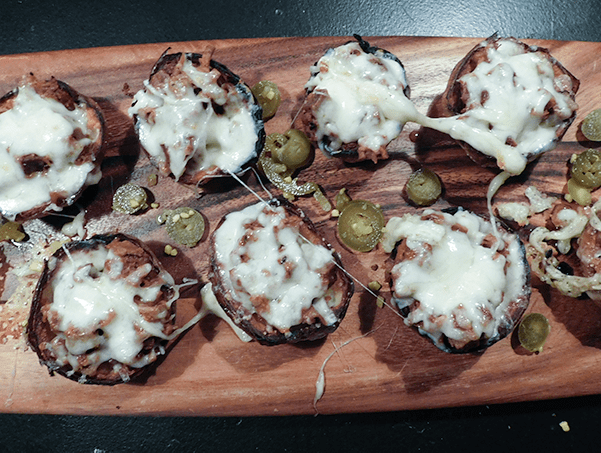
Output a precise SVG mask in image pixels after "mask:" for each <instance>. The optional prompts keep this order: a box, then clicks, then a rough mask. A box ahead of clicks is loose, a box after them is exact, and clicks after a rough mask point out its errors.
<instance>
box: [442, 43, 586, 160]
mask: <svg viewBox="0 0 601 453" xmlns="http://www.w3.org/2000/svg"><path fill="white" fill-rule="evenodd" d="M501 41H510V42H513V43H515V44H517V45H518V46H520V47H521V48H522V49H523V50H524V53H528V52H540V53H542V54H543V55H544V56H545V57H546V58H547V59H548V60H549V61H550V62H551V64H552V65H553V72H554V75H555V77H556V78H557V77H562V76H563V77H565V78H566V79H567V80H569V87H566V90H565V91H566V92H567V93H568V94H569V96H570V98H571V100H572V101H575V98H576V93H577V92H578V88H579V87H580V81H579V80H578V79H577V78H576V77H575V76H574V75H573V74H572V73H571V72H570V71H568V70H567V69H566V68H565V67H564V66H563V65H562V64H561V63H560V62H559V61H558V60H557V59H555V58H554V57H553V56H552V55H551V53H550V52H549V50H548V49H546V48H544V47H538V46H529V45H528V44H526V43H524V42H521V41H519V40H517V39H515V38H513V37H507V38H501V37H499V36H497V35H496V34H494V35H492V36H490V37H489V38H487V39H486V40H485V41H483V42H482V43H479V44H477V45H476V46H475V47H474V48H473V49H471V50H470V51H469V52H468V53H467V55H466V56H465V57H464V58H463V59H461V60H460V61H459V62H458V63H457V65H456V66H455V67H454V68H453V71H452V72H451V75H450V77H449V81H448V84H447V87H446V89H445V91H444V93H443V94H442V99H444V100H445V102H446V108H447V110H448V112H449V113H450V114H451V115H461V114H462V113H465V112H466V110H467V108H466V105H465V102H464V100H463V94H464V88H463V86H462V84H461V82H460V81H459V79H461V77H463V76H464V75H466V74H469V73H471V72H473V71H474V70H475V69H476V67H477V66H478V64H479V63H481V62H482V61H486V60H487V52H488V49H490V48H496V47H497V46H498V45H499V43H500V42H501ZM575 118H576V110H574V112H573V114H572V116H571V117H570V118H567V119H566V120H564V121H563V122H562V124H561V125H560V127H559V128H558V129H557V131H556V137H555V139H554V140H553V143H554V144H555V143H558V142H559V141H561V139H562V138H563V136H564V135H565V133H566V132H567V130H568V128H569V127H570V125H571V124H572V122H573V121H574V119H575ZM459 143H460V145H461V147H462V148H464V150H465V151H466V153H467V154H468V156H469V157H470V158H471V159H472V160H473V161H474V162H476V163H478V164H479V165H481V166H484V167H490V168H496V166H497V163H496V159H495V158H493V157H491V156H487V155H485V154H483V153H481V152H480V151H478V150H477V149H475V148H474V147H472V146H471V145H469V144H467V143H465V142H463V141H460V142H459ZM544 151H546V149H543V150H533V151H532V152H531V153H529V154H528V155H527V156H526V158H527V161H528V162H531V161H533V160H534V159H536V158H537V157H538V156H539V155H540V154H541V153H542V152H544Z"/></svg>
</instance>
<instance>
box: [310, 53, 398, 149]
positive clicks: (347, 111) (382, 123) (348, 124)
mask: <svg viewBox="0 0 601 453" xmlns="http://www.w3.org/2000/svg"><path fill="white" fill-rule="evenodd" d="M311 72H312V73H313V74H314V76H313V77H311V79H310V80H309V82H308V83H307V84H306V85H305V88H307V89H308V90H309V91H315V92H317V93H320V94H324V95H325V97H324V99H323V100H322V102H321V103H320V104H319V107H318V108H316V109H315V111H314V114H315V118H316V120H317V124H318V130H317V132H316V136H317V139H318V141H319V142H320V143H321V141H322V140H323V139H324V137H328V139H329V140H331V142H330V143H329V146H330V147H331V148H332V149H339V148H340V147H341V146H342V144H344V143H352V142H358V143H359V145H360V146H363V147H366V148H369V149H371V150H374V151H378V150H379V149H380V147H382V146H384V147H385V146H386V145H387V144H388V143H389V142H390V141H391V140H393V139H394V138H396V137H397V136H398V135H399V134H400V133H401V129H402V126H403V125H402V124H401V123H399V122H398V121H396V120H395V119H391V118H389V117H387V115H386V112H385V110H384V106H383V105H382V104H383V103H384V102H385V96H386V95H387V91H390V92H400V93H403V90H404V89H405V88H406V87H407V79H406V78H405V70H404V69H403V67H402V66H401V65H400V64H399V63H398V62H396V61H394V60H392V59H390V58H383V57H381V56H380V57H378V56H376V55H373V54H371V53H366V52H363V50H361V47H360V46H359V44H358V43H356V42H353V43H349V44H346V45H344V46H340V47H337V48H335V49H329V50H328V51H327V52H326V54H325V55H324V56H323V57H321V58H320V59H319V61H318V62H317V64H316V65H315V66H313V67H312V68H311ZM383 95H384V97H383ZM403 97H404V94H403Z"/></svg>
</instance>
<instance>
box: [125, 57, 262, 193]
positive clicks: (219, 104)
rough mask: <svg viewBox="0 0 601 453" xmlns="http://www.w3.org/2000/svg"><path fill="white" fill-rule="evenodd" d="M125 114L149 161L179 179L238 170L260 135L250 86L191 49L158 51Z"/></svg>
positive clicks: (196, 180)
mask: <svg viewBox="0 0 601 453" xmlns="http://www.w3.org/2000/svg"><path fill="white" fill-rule="evenodd" d="M129 114H130V116H132V117H133V119H134V124H135V129H136V132H137V134H138V137H139V139H140V143H141V145H142V148H143V149H144V150H145V151H146V153H147V154H148V155H149V157H150V159H151V161H152V162H153V163H154V164H155V165H156V166H157V167H158V169H159V171H160V172H161V173H162V174H163V175H165V176H167V175H172V176H173V177H174V178H175V179H176V180H177V181H180V182H182V183H185V184H202V183H204V182H206V181H207V180H208V178H210V177H211V176H214V175H217V174H228V173H237V172H239V171H240V170H242V169H243V167H244V166H245V165H247V164H249V162H250V161H252V160H253V159H256V158H257V156H258V153H259V152H260V151H261V148H262V147H263V142H264V138H265V132H264V129H263V120H262V111H261V107H260V106H259V104H258V103H257V102H256V101H255V98H254V96H253V94H252V93H251V91H250V88H249V87H248V86H246V85H245V84H244V83H243V82H242V81H241V80H240V78H239V77H238V76H236V75H235V74H233V73H232V72H231V71H229V70H228V69H227V68H226V67H225V66H223V65H221V64H219V63H217V62H215V61H213V60H211V59H210V57H208V56H203V55H200V54H196V53H175V54H164V55H163V56H162V57H161V58H160V59H159V60H158V61H157V63H156V64H155V66H154V68H153V70H152V72H151V74H150V78H149V79H148V80H146V81H145V82H144V88H143V89H142V90H140V91H139V92H138V93H136V95H135V96H134V101H133V104H132V106H131V108H130V109H129Z"/></svg>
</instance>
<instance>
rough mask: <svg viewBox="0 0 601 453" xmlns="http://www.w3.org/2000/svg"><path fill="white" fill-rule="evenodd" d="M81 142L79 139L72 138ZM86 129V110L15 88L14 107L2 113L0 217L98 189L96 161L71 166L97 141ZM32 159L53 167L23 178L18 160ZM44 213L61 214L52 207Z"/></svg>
mask: <svg viewBox="0 0 601 453" xmlns="http://www.w3.org/2000/svg"><path fill="white" fill-rule="evenodd" d="M75 137H79V138H75ZM96 139H97V131H94V130H89V128H88V117H87V110H86V108H85V107H83V108H82V107H79V108H78V107H76V108H75V109H74V110H72V111H70V110H68V109H67V108H66V107H65V106H64V105H63V104H61V103H60V102H58V101H55V100H54V99H48V98H44V97H41V96H40V95H39V94H37V93H36V92H35V90H34V89H33V88H32V87H30V86H29V85H23V86H21V87H19V91H18V94H17V96H16V97H15V98H14V106H13V108H11V109H10V110H7V111H6V112H4V113H2V114H0V212H1V213H2V215H3V216H4V217H6V218H8V219H14V218H15V217H16V216H17V215H18V214H20V213H22V212H25V211H28V210H30V209H33V208H35V207H37V206H40V205H44V204H46V203H49V202H51V194H53V193H60V194H62V195H66V196H67V198H69V197H71V196H74V195H75V194H77V193H78V192H79V191H80V190H81V188H82V187H84V186H87V185H90V184H96V183H98V181H99V180H100V177H101V174H100V172H99V171H97V168H96V167H97V164H96V163H95V162H85V163H83V164H81V165H78V164H76V163H75V161H76V159H77V158H78V157H79V155H80V153H81V152H82V150H83V149H84V147H86V146H87V145H89V144H90V143H92V142H94V141H96ZM30 154H36V155H37V156H39V157H41V158H45V159H46V160H49V161H50V162H51V163H50V165H49V167H48V169H47V171H44V172H35V173H33V174H31V175H29V177H28V176H26V174H25V172H24V170H23V167H22V166H21V165H20V164H19V162H18V159H20V158H22V157H23V156H27V155H30ZM47 210H60V208H59V207H57V206H55V205H50V206H49V207H48V208H47Z"/></svg>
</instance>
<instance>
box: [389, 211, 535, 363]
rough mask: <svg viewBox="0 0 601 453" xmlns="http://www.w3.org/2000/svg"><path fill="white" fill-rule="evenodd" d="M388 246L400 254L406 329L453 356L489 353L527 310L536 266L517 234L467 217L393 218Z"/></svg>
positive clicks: (395, 283)
mask: <svg viewBox="0 0 601 453" xmlns="http://www.w3.org/2000/svg"><path fill="white" fill-rule="evenodd" d="M382 244H383V246H384V249H385V250H386V251H387V252H392V251H395V254H396V257H395V261H394V266H393V268H392V271H391V288H392V298H393V302H394V303H395V304H396V305H397V306H398V308H399V310H400V313H401V315H402V316H403V317H404V318H405V324H407V325H410V326H415V327H417V329H418V331H419V332H420V333H421V334H422V335H426V336H428V337H430V338H431V339H432V341H433V342H434V344H435V345H436V346H437V347H438V348H440V349H442V350H444V351H448V352H466V351H472V350H477V349H482V348H485V347H487V346H489V345H491V344H493V343H494V342H496V341H498V340H500V339H501V338H503V337H505V336H506V335H507V334H508V333H509V332H511V330H512V329H513V327H514V326H515V325H516V324H517V322H518V320H519V319H520V317H521V315H522V313H523V312H524V311H525V310H526V308H527V306H528V303H529V298H530V268H529V266H528V262H527V261H526V254H525V248H524V246H523V244H522V242H521V241H520V239H519V238H518V237H517V235H515V234H513V233H509V232H507V231H504V230H501V229H500V228H498V229H496V230H495V229H493V226H492V225H491V222H489V221H486V220H485V219H483V218H481V217H479V216H477V215H475V214H473V213H470V212H468V211H465V210H463V209H457V210H455V211H454V212H452V211H449V212H444V211H443V212H439V211H434V210H430V209H428V210H425V211H423V213H421V214H406V215H405V216H403V217H393V218H392V219H390V220H389V222H388V224H387V225H386V232H385V234H384V237H383V239H382Z"/></svg>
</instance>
